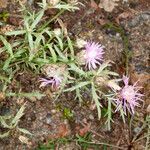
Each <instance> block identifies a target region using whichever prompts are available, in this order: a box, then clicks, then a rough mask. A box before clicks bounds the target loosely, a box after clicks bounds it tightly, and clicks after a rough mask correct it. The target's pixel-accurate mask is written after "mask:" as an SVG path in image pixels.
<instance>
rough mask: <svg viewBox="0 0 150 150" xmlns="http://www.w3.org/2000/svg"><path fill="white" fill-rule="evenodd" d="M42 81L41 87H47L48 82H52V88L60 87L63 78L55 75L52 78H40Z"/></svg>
mask: <svg viewBox="0 0 150 150" xmlns="http://www.w3.org/2000/svg"><path fill="white" fill-rule="evenodd" d="M40 82H41V84H40V87H45V86H47V85H48V84H51V85H52V88H59V87H60V84H61V82H62V79H61V77H58V76H54V77H52V78H51V79H45V78H40Z"/></svg>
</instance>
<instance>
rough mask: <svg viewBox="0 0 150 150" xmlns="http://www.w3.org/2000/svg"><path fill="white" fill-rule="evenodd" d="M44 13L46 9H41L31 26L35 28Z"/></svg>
mask: <svg viewBox="0 0 150 150" xmlns="http://www.w3.org/2000/svg"><path fill="white" fill-rule="evenodd" d="M43 15H44V10H41V11H40V12H39V13H38V15H37V17H36V19H35V20H34V22H33V23H32V25H31V28H32V29H34V28H35V27H36V25H37V24H38V23H39V22H40V20H41V19H42V17H43Z"/></svg>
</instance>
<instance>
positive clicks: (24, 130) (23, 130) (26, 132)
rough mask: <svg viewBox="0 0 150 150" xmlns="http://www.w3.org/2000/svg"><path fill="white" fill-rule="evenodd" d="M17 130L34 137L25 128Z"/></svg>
mask: <svg viewBox="0 0 150 150" xmlns="http://www.w3.org/2000/svg"><path fill="white" fill-rule="evenodd" d="M17 129H18V130H19V131H20V132H22V133H24V134H28V135H32V133H30V132H29V131H28V130H26V129H24V128H17Z"/></svg>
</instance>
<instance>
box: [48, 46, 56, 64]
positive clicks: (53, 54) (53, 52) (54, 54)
mask: <svg viewBox="0 0 150 150" xmlns="http://www.w3.org/2000/svg"><path fill="white" fill-rule="evenodd" d="M47 46H48V48H49V50H50V52H51V54H52V58H53V61H54V62H56V61H57V55H56V53H55V51H54V49H53V48H52V45H50V44H47Z"/></svg>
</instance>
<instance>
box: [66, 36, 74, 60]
mask: <svg viewBox="0 0 150 150" xmlns="http://www.w3.org/2000/svg"><path fill="white" fill-rule="evenodd" d="M67 41H68V46H69V49H70V53H71V59H72V60H74V49H73V45H72V42H71V40H70V38H69V37H68V36H67Z"/></svg>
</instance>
